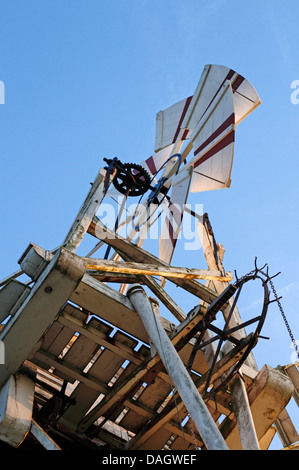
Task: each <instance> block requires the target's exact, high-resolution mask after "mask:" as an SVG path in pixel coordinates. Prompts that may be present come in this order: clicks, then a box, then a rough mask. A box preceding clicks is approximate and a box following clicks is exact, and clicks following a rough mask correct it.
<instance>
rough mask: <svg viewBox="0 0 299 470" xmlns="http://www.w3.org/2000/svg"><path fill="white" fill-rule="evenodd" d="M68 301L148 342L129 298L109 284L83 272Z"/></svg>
mask: <svg viewBox="0 0 299 470" xmlns="http://www.w3.org/2000/svg"><path fill="white" fill-rule="evenodd" d="M70 301H71V302H74V303H75V304H77V305H80V306H81V307H84V308H85V309H86V310H88V311H89V312H92V313H93V314H95V315H97V316H99V317H100V318H103V320H105V321H107V322H109V323H112V324H113V325H115V326H117V327H118V328H120V329H121V330H123V331H125V332H127V333H129V334H130V335H132V336H134V337H135V338H138V339H140V340H141V341H143V342H145V343H147V344H149V338H148V334H147V333H146V331H145V329H144V327H143V325H142V322H141V320H140V318H139V316H138V314H137V313H136V312H135V310H134V309H133V307H132V305H131V302H130V301H129V299H128V298H127V297H126V296H124V295H122V294H120V293H119V292H117V291H116V290H115V289H112V288H111V287H110V286H107V285H105V284H102V283H101V282H99V281H97V280H96V279H94V278H92V277H91V276H88V275H87V274H85V275H84V277H83V279H82V281H81V282H80V284H79V285H78V287H77V289H76V290H75V291H74V292H73V293H72V295H71V296H70Z"/></svg>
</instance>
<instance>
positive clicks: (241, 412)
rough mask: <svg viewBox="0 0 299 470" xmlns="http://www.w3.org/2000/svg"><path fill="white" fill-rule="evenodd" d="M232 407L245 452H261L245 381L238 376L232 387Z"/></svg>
mask: <svg viewBox="0 0 299 470" xmlns="http://www.w3.org/2000/svg"><path fill="white" fill-rule="evenodd" d="M231 390H232V405H233V409H234V413H235V417H236V420H237V426H238V430H239V434H240V439H241V443H242V449H243V450H260V447H259V442H258V438H257V435H256V431H255V427H254V422H253V419H252V413H251V410H250V405H249V401H248V397H247V393H246V388H245V385H244V382H243V380H242V379H241V378H240V377H239V376H238V375H236V376H235V378H234V381H233V384H232V385H231Z"/></svg>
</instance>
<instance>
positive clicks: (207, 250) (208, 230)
mask: <svg viewBox="0 0 299 470" xmlns="http://www.w3.org/2000/svg"><path fill="white" fill-rule="evenodd" d="M198 220H199V222H198V234H199V237H200V241H201V245H202V248H203V251H204V255H205V258H206V261H207V265H208V268H209V269H218V270H219V271H221V272H224V271H225V270H224V267H223V263H222V257H223V253H224V248H223V246H222V245H221V244H219V243H216V240H215V236H214V233H213V230H212V226H211V223H210V220H209V218H208V214H204V215H203V217H199V218H198ZM213 284H214V286H215V290H216V292H217V293H218V294H220V293H221V292H223V290H224V289H226V288H227V287H228V284H227V283H225V282H219V281H217V280H215V281H213ZM232 305H233V298H231V299H230V300H229V301H228V305H227V306H226V307H225V308H224V309H221V310H222V311H223V316H224V318H227V316H228V314H229V312H230V310H231V307H232ZM241 323H242V319H241V315H240V313H239V311H238V308H237V306H235V308H234V311H233V314H232V318H231V321H230V324H229V327H233V326H236V325H240V324H241ZM233 336H235V337H236V338H238V339H241V338H244V337H245V336H246V332H245V330H244V329H240V330H238V331H236V332H235V333H234V335H233ZM246 364H247V365H249V366H250V367H252V368H253V369H254V370H256V371H257V370H258V367H257V364H256V361H255V359H254V356H253V354H252V353H250V354H249V356H248V357H247V359H246Z"/></svg>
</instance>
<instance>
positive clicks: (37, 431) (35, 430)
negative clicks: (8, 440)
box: [30, 420, 61, 450]
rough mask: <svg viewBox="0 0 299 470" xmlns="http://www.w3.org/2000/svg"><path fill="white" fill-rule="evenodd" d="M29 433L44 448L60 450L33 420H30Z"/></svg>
mask: <svg viewBox="0 0 299 470" xmlns="http://www.w3.org/2000/svg"><path fill="white" fill-rule="evenodd" d="M30 432H31V434H32V435H33V436H34V437H35V438H36V439H37V440H38V442H39V443H40V444H41V445H42V446H43V447H44V448H45V449H46V450H61V448H60V447H59V446H58V445H57V444H56V443H55V442H54V441H53V439H51V437H50V436H49V435H48V434H47V433H46V432H45V431H44V430H43V429H42V428H41V427H40V426H39V425H38V424H37V423H36V422H35V421H34V420H32V421H31V428H30Z"/></svg>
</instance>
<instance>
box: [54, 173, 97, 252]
mask: <svg viewBox="0 0 299 470" xmlns="http://www.w3.org/2000/svg"><path fill="white" fill-rule="evenodd" d="M105 176H106V171H105V170H104V169H103V168H101V169H100V171H99V173H98V175H97V177H96V179H95V181H94V183H93V184H92V187H91V188H90V191H89V192H88V194H87V196H86V198H85V200H84V202H83V204H82V206H81V208H80V210H79V212H78V214H77V216H76V218H75V220H74V222H73V224H72V226H71V228H70V230H69V232H68V234H67V235H66V237H65V239H64V242H63V245H65V246H66V248H67V249H68V250H70V251H72V252H76V250H77V249H78V247H79V245H80V244H81V242H82V240H83V238H84V236H85V234H86V232H87V229H88V227H89V225H90V222H91V220H92V218H93V216H94V215H95V213H96V211H97V210H98V208H99V206H100V203H101V202H102V200H103V198H104V195H105V193H104V183H105Z"/></svg>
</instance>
